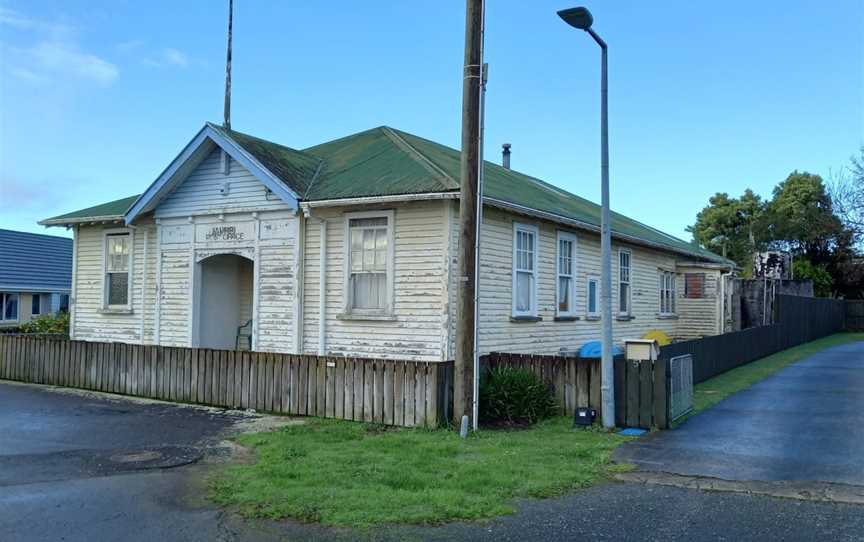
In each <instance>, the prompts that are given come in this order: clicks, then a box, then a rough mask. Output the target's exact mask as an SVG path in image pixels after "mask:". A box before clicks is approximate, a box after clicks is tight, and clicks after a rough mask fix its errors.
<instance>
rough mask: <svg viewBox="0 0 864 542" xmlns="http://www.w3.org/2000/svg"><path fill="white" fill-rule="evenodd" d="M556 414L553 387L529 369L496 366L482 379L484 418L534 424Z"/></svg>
mask: <svg viewBox="0 0 864 542" xmlns="http://www.w3.org/2000/svg"><path fill="white" fill-rule="evenodd" d="M554 414H555V400H554V399H553V398H552V391H551V390H550V389H549V388H548V387H547V386H546V384H545V383H544V382H543V380H542V379H541V378H540V377H538V376H537V375H535V374H534V373H532V372H531V371H529V370H527V369H517V368H514V367H496V368H494V369H491V370H489V371H487V372H486V373H485V374H484V375H483V378H482V379H481V381H480V420H481V421H483V422H484V423H492V424H496V423H498V424H500V423H506V424H510V425H530V424H533V423H536V422H537V421H539V420H542V419H543V418H547V417H549V416H552V415H554Z"/></svg>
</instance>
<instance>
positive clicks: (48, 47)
mask: <svg viewBox="0 0 864 542" xmlns="http://www.w3.org/2000/svg"><path fill="white" fill-rule="evenodd" d="M0 25H6V26H10V27H14V28H16V29H19V30H22V31H27V32H28V33H30V34H34V35H35V36H36V40H35V43H34V44H33V45H30V46H23V47H21V46H10V45H8V44H0V46H2V54H3V57H4V62H3V67H4V68H6V69H7V70H8V72H9V74H10V75H12V76H13V77H16V78H17V79H20V80H24V81H29V82H44V81H47V80H53V79H61V78H62V79H69V78H74V79H80V80H84V81H91V82H96V83H99V84H110V83H112V82H113V81H114V80H115V79H117V76H118V75H119V70H118V68H117V66H116V65H114V64H112V63H111V62H109V61H107V60H105V59H103V58H100V57H99V56H96V55H95V54H93V53H89V52H86V51H82V50H81V48H80V46H79V45H78V42H77V40H76V38H75V34H76V32H75V30H74V28H72V27H70V26H68V25H65V24H62V23H54V22H50V21H42V20H38V19H33V18H31V17H28V16H26V15H23V14H21V13H18V12H16V11H12V10H9V9H6V8H0Z"/></svg>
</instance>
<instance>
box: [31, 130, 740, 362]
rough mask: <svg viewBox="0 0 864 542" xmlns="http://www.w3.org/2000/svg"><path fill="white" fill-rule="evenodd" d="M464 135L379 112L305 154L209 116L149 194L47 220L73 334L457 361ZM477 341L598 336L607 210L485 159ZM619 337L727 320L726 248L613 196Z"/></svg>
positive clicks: (543, 346) (574, 344)
mask: <svg viewBox="0 0 864 542" xmlns="http://www.w3.org/2000/svg"><path fill="white" fill-rule="evenodd" d="M458 177H459V152H458V151H455V150H453V149H450V148H448V147H445V146H442V145H439V144H437V143H434V142H431V141H428V140H425V139H422V138H419V137H417V136H413V135H411V134H407V133H404V132H401V131H398V130H395V129H392V128H388V127H379V128H375V129H372V130H369V131H366V132H361V133H358V134H354V135H351V136H348V137H345V138H342V139H337V140H334V141H330V142H327V143H324V144H321V145H317V146H315V147H311V148H308V149H304V150H302V151H299V150H294V149H291V148H288V147H284V146H281V145H277V144H275V143H271V142H269V141H265V140H262V139H258V138H255V137H252V136H249V135H245V134H242V133H240V132H235V131H230V130H226V129H224V128H221V127H219V126H216V125H213V124H207V125H205V126H204V127H203V128H202V129H201V130H200V131H199V132H198V134H197V135H196V136H195V137H194V138H193V139H192V141H191V142H190V143H189V144H188V145H187V146H186V147H185V148H184V149H183V150H182V151H181V153H180V154H179V156H178V157H177V158H176V159H175V160H174V161H173V162H172V163H171V164H169V165H168V167H167V168H166V169H165V171H164V172H163V173H162V174H161V175H160V176H159V178H158V179H156V181H155V182H153V184H151V185H150V187H149V188H147V190H146V191H145V192H144V193H143V194H141V195H140V196H133V197H130V198H126V199H122V200H118V201H113V202H109V203H105V204H102V205H97V206H95V207H91V208H88V209H83V210H80V211H76V212H73V213H69V214H65V215H61V216H58V217H54V218H50V219H46V220H43V221H42V222H41V224H44V225H51V226H67V227H70V228H73V229H74V233H75V244H74V263H73V285H72V302H71V320H72V322H71V334H72V337H73V338H74V339H77V340H91V341H119V342H130V343H145V344H159V345H166V346H193V347H211V348H235V347H239V348H251V349H253V350H257V351H272V352H289V353H312V354H316V353H318V354H333V355H346V356H362V357H384V358H403V359H418V360H427V361H440V360H447V359H452V355H453V333H454V330H453V321H454V317H455V306H454V305H455V304H454V299H455V291H456V287H455V286H456V276H455V275H456V243H457V241H458V235H457V233H458V213H459V207H458V201H457V199H458V195H459V178H458ZM484 203H485V210H484V219H483V229H482V245H481V255H480V290H479V291H480V306H479V311H480V319H479V329H480V348H481V350H482V351H484V352H489V351H508V352H524V353H556V352H559V351H560V350H561V349H567V350H572V349H575V348H578V347H579V346H580V345H582V344H583V343H585V342H586V341H590V340H596V339H598V338H599V336H600V324H599V318H600V316H599V313H600V310H599V280H600V261H599V260H600V238H599V224H600V221H599V217H600V210H599V207H598V206H597V205H595V204H593V203H591V202H589V201H587V200H584V199H582V198H579V197H577V196H574V195H572V194H569V193H568V192H565V191H564V190H561V189H559V188H556V187H554V186H552V185H550V184H547V183H545V182H543V181H540V180H538V179H535V178H533V177H529V176H527V175H524V174H521V173H518V172H515V171H512V170H510V169H507V168H503V167H500V166H497V165H495V164H490V163H487V164H486V174H485V198H484ZM612 231H613V257H614V264H613V284H614V286H613V295H614V305H615V306H614V312H615V315H616V316H615V320H616V321H615V322H614V326H613V328H614V334H615V340H616V341H621V340H622V339H623V338H625V337H627V338H630V337H639V336H641V335H642V334H644V333H645V332H647V331H651V330H662V331H664V332H665V333H667V334H668V335H670V336H671V337H673V338H678V339H685V338H693V337H698V336H702V335H711V334H716V333H718V332H720V330H721V329H722V327H721V326H722V314H723V307H722V303H723V296H722V295H720V292H719V289H720V286H719V285H720V283H721V275H722V274H723V273H726V272H729V271H731V270H732V268H733V264H732V263H731V262H729V261H728V260H725V259H723V258H721V257H719V256H717V255H715V254H713V253H711V252H708V251H706V250H704V249H701V248H699V247H697V246H695V245H692V244H690V243H686V242H684V241H681V240H679V239H676V238H674V237H672V236H669V235H666V234H664V233H662V232H659V231H657V230H655V229H653V228H650V227H648V226H645V225H643V224H641V223H638V222H636V221H634V220H631V219H629V218H627V217H624V216H622V215H618V214H614V213H613V224H612Z"/></svg>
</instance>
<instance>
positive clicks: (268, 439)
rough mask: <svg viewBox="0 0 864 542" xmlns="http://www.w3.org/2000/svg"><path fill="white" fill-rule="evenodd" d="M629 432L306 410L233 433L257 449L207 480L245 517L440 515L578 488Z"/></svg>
mask: <svg viewBox="0 0 864 542" xmlns="http://www.w3.org/2000/svg"><path fill="white" fill-rule="evenodd" d="M625 440H626V438H625V437H621V436H619V435H616V434H612V433H607V432H604V431H602V430H600V429H593V428H592V429H588V430H584V429H578V430H573V429H572V420H571V419H569V418H554V419H550V420H546V421H544V422H541V423H539V424H538V425H536V426H534V427H532V428H531V429H527V430H521V431H480V432H478V433H477V434H476V435H473V436H470V437H469V438H467V439H465V440H463V439H461V438H459V435H458V434H456V433H454V432H453V431H446V430H437V431H430V430H423V429H396V428H383V427H381V426H374V425H367V424H360V423H355V422H342V421H335V420H322V419H315V418H310V419H308V420H307V421H306V423H305V424H303V425H295V426H289V427H285V428H283V429H280V430H279V431H276V432H272V433H254V434H248V435H243V436H241V437H239V438H238V442H239V444H241V445H243V446H247V447H249V448H251V449H252V450H253V451H254V453H255V462H254V463H252V464H241V465H233V466H230V467H228V468H227V470H225V471H223V472H221V473H219V474H218V475H216V476H215V478H214V479H213V480H212V482H211V497H212V498H213V499H214V500H215V501H216V502H217V503H219V504H222V505H225V506H230V507H232V508H234V509H236V510H237V511H239V512H240V513H241V514H243V515H245V516H254V517H267V518H293V519H298V520H301V521H314V522H320V523H323V524H326V525H339V526H370V525H375V524H382V523H437V522H444V521H452V520H473V519H482V518H491V517H494V516H498V515H501V514H507V513H510V512H512V511H513V508H512V500H513V499H514V498H517V497H550V496H554V495H560V494H563V493H567V492H570V491H573V490H575V489H578V488H584V487H587V486H590V485H591V484H593V483H595V482H597V481H600V480H603V479H605V478H606V477H608V475H609V474H610V473H611V472H613V471H614V470H621V469H622V467H620V466H618V467H616V466H615V465H612V464H611V463H610V454H611V452H612V450H613V449H614V448H615V447H616V446H618V445H619V444H620V443H622V442H624V441H625Z"/></svg>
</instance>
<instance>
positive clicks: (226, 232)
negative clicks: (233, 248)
mask: <svg viewBox="0 0 864 542" xmlns="http://www.w3.org/2000/svg"><path fill="white" fill-rule="evenodd" d="M245 235H246V234H245V233H243V232H242V231H237V227H236V226H214V227H212V228H210V231H208V232H207V234H206V235H205V236H204V238H205V239H206V240H207V241H242V240H243V239H244V237H245Z"/></svg>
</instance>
